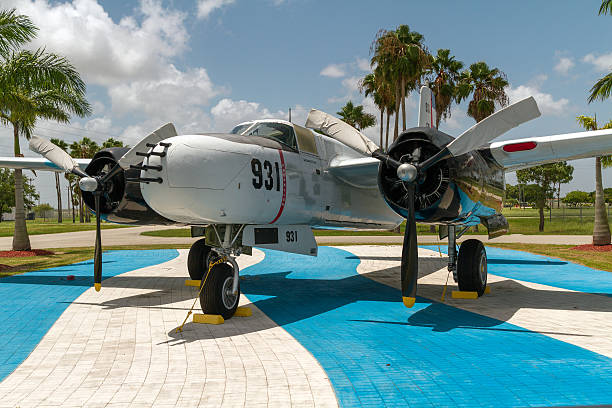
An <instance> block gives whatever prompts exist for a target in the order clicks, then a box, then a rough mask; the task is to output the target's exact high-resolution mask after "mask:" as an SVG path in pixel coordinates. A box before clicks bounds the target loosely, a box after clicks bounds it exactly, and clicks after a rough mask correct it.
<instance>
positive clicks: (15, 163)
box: [0, 157, 91, 173]
mask: <svg viewBox="0 0 612 408" xmlns="http://www.w3.org/2000/svg"><path fill="white" fill-rule="evenodd" d="M74 160H75V161H76V162H77V164H78V165H79V167H80V168H81V170H85V167H87V165H88V164H89V162H90V161H91V159H74ZM0 167H4V168H8V169H24V170H42V171H57V172H62V173H63V172H64V170H62V169H60V168H59V167H57V166H56V165H55V164H53V163H52V162H50V161H49V160H47V159H43V158H38V157H0Z"/></svg>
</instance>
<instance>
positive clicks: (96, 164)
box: [82, 147, 176, 225]
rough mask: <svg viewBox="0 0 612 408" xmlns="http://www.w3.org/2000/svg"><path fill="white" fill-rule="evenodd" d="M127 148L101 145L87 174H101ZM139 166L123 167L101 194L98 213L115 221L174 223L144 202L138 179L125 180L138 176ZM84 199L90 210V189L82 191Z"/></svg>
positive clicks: (150, 223)
mask: <svg viewBox="0 0 612 408" xmlns="http://www.w3.org/2000/svg"><path fill="white" fill-rule="evenodd" d="M128 150H129V149H128V148H125V147H113V148H109V149H102V150H100V151H99V152H98V153H96V155H95V156H94V158H93V159H92V160H91V162H90V163H89V165H88V166H87V168H86V169H85V172H86V173H87V174H89V175H90V176H100V175H103V174H106V173H108V172H109V171H110V170H111V169H112V168H113V167H114V166H115V164H117V162H118V161H119V159H120V158H121V156H123V154H125V152H127V151H128ZM139 177H140V170H136V169H130V170H122V171H121V172H119V173H118V174H117V175H115V176H114V177H113V178H112V179H111V180H110V181H109V184H110V189H109V191H108V193H106V194H103V195H102V196H101V197H100V217H102V219H104V220H106V221H109V222H115V223H118V224H131V225H168V224H176V223H175V222H174V221H171V220H169V219H167V218H164V217H162V216H161V215H159V214H158V213H156V212H155V211H154V210H153V209H151V207H149V205H148V204H147V203H146V201H145V200H144V198H143V197H142V193H141V191H140V183H139V182H131V181H128V180H130V179H138V178H139ZM82 194H83V201H84V202H85V204H86V205H87V206H88V207H89V208H91V209H92V210H93V208H94V197H93V194H92V193H91V192H87V191H82Z"/></svg>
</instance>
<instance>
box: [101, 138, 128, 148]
mask: <svg viewBox="0 0 612 408" xmlns="http://www.w3.org/2000/svg"><path fill="white" fill-rule="evenodd" d="M111 147H127V146H124V145H123V142H122V141H121V140H116V139H113V138H112V137H109V138H108V139H106V140H105V141H104V143H102V149H108V148H111Z"/></svg>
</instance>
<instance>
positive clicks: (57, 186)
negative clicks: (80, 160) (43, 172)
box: [51, 139, 68, 224]
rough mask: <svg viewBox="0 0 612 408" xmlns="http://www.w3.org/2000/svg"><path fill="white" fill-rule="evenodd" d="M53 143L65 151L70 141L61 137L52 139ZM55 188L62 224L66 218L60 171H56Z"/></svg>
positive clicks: (58, 219)
mask: <svg viewBox="0 0 612 408" xmlns="http://www.w3.org/2000/svg"><path fill="white" fill-rule="evenodd" d="M51 143H53V144H54V145H56V146H58V147H59V148H61V149H62V150H64V151H65V150H67V149H68V143H66V142H64V141H63V140H61V139H51ZM55 190H56V192H57V222H58V223H59V224H61V223H62V222H63V221H64V220H63V214H62V189H61V186H60V177H59V173H58V172H55Z"/></svg>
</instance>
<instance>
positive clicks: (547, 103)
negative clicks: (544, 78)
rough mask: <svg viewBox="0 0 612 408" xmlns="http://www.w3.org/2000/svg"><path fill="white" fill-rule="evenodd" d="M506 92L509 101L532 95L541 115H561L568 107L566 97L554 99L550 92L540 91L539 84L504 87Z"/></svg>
mask: <svg viewBox="0 0 612 408" xmlns="http://www.w3.org/2000/svg"><path fill="white" fill-rule="evenodd" d="M506 93H507V94H508V97H509V98H510V103H514V102H517V101H519V100H521V99H525V98H527V97H529V96H533V97H534V99H535V100H536V102H537V103H538V107H539V108H540V112H542V115H553V116H561V115H563V114H564V113H565V111H566V110H567V108H568V107H569V100H568V99H566V98H561V99H554V98H553V96H552V95H551V94H548V93H544V92H542V91H541V90H540V89H539V86H536V85H533V84H529V85H520V86H518V87H516V88H514V87H512V86H509V87H508V88H506Z"/></svg>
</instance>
